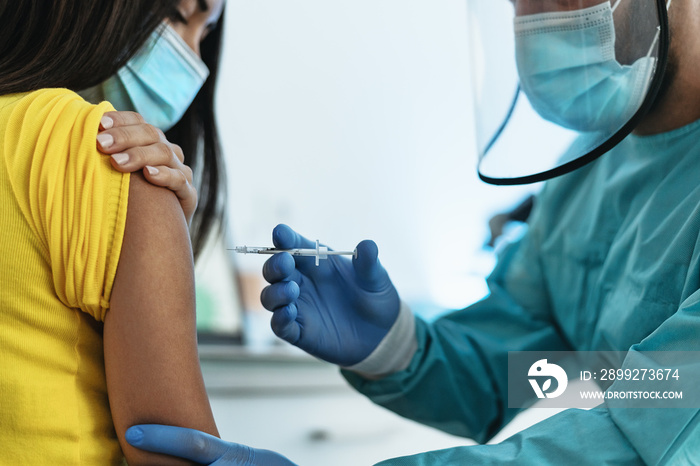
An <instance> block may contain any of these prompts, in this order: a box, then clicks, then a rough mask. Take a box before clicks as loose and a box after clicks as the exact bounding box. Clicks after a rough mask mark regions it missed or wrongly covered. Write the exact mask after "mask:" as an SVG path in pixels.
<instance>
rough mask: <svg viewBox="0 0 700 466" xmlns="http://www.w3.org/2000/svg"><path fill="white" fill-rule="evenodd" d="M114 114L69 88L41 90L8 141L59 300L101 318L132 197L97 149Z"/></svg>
mask: <svg viewBox="0 0 700 466" xmlns="http://www.w3.org/2000/svg"><path fill="white" fill-rule="evenodd" d="M111 110H113V108H112V106H111V105H110V104H108V103H102V104H100V105H91V104H88V103H87V102H85V101H84V100H83V99H82V98H80V97H79V96H78V95H77V94H75V93H73V92H71V91H68V90H66V89H48V90H42V91H37V92H33V93H31V94H28V95H27V96H26V97H24V98H23V99H21V101H19V102H18V103H17V104H16V107H15V109H14V110H13V111H12V113H11V115H10V117H9V120H8V125H7V129H6V136H5V142H4V143H5V148H4V150H5V154H6V163H7V170H8V173H9V177H10V181H11V185H12V189H13V191H14V193H15V196H16V198H17V201H18V203H19V205H20V208H21V210H22V212H23V214H24V216H25V218H26V220H27V222H28V225H29V228H30V229H31V230H32V232H33V233H34V234H35V235H36V237H37V239H38V244H39V245H40V246H39V247H41V248H42V249H44V250H43V251H42V254H43V255H44V257H45V258H46V261H47V263H48V266H49V267H50V269H51V275H52V278H53V284H54V287H55V290H56V294H57V296H58V298H59V299H60V300H61V301H62V302H63V303H64V304H65V305H67V306H69V307H73V308H79V309H81V310H83V311H84V312H87V313H89V314H90V315H92V316H93V317H94V318H95V319H97V320H98V321H103V320H104V317H105V314H106V312H107V310H108V309H109V302H110V296H111V292H112V286H113V284H114V277H115V275H116V270H117V265H118V263H119V254H120V251H121V247H122V240H123V237H124V226H125V222H126V210H127V204H128V194H129V175H128V174H122V173H119V172H117V171H116V170H114V169H113V168H112V166H111V164H110V163H109V157H107V156H105V155H104V154H101V153H100V152H99V151H98V150H97V145H96V136H97V132H98V128H99V124H100V118H101V117H102V115H103V114H104V113H105V112H107V111H111Z"/></svg>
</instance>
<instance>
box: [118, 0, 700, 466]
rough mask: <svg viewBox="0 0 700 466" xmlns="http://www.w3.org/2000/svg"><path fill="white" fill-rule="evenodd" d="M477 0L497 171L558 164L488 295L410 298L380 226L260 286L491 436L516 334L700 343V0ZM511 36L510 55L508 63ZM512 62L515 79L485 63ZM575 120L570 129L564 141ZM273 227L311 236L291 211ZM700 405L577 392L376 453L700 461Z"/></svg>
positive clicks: (583, 348)
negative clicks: (395, 277)
mask: <svg viewBox="0 0 700 466" xmlns="http://www.w3.org/2000/svg"><path fill="white" fill-rule="evenodd" d="M468 6H469V9H470V12H471V13H473V14H474V16H473V17H472V18H471V19H472V21H471V22H470V28H471V29H472V33H473V34H474V36H475V38H476V40H474V44H475V47H477V49H478V50H477V54H476V55H475V56H477V57H479V60H475V61H474V67H475V77H474V85H475V86H476V88H477V95H476V100H477V102H476V103H477V110H478V111H479V112H480V113H479V116H480V117H481V116H483V118H477V120H482V121H480V122H479V125H480V126H479V128H477V130H478V132H477V134H478V136H479V140H478V141H477V142H478V146H479V152H480V155H481V158H480V164H479V173H480V175H481V177H482V178H483V179H485V180H487V181H489V182H493V183H500V184H516V183H525V182H532V181H540V180H545V179H550V181H548V182H547V183H546V185H545V187H544V189H543V190H542V192H541V193H540V194H539V195H538V196H537V198H536V200H535V202H534V210H533V212H532V215H531V217H530V219H529V229H528V231H527V233H526V234H525V235H524V237H523V238H522V239H521V240H519V241H518V242H516V243H514V244H511V245H509V246H508V247H506V248H505V249H504V250H503V251H502V253H501V255H500V257H499V261H498V264H497V266H496V268H495V269H494V271H493V272H492V274H491V275H490V277H489V279H488V285H489V290H490V293H489V295H488V297H486V298H485V299H483V300H482V301H480V302H478V303H476V304H474V305H472V306H470V307H468V308H466V309H464V310H461V311H457V312H453V313H451V314H448V315H446V316H444V317H442V318H440V319H438V320H437V321H435V322H432V323H427V322H425V321H423V320H422V319H420V318H418V317H416V316H414V315H413V314H412V313H411V311H410V309H409V308H408V306H407V305H406V304H405V303H403V302H402V301H401V299H400V297H399V295H398V293H397V290H396V289H395V287H394V286H393V285H392V283H391V280H390V278H389V275H388V273H387V271H386V270H385V269H384V268H383V267H382V266H381V264H380V263H379V261H378V259H377V256H378V249H377V246H376V245H375V244H374V242H372V241H363V242H361V243H360V244H359V245H358V246H357V257H356V258H354V259H352V260H343V259H341V258H337V257H334V258H330V259H329V260H328V261H325V262H323V263H321V265H320V266H318V267H316V266H315V265H314V260H313V258H307V257H292V256H291V255H289V254H287V253H280V254H277V255H275V256H273V257H272V258H270V259H269V260H268V261H267V262H266V263H265V266H264V268H263V274H264V276H265V278H266V279H267V280H268V282H270V285H269V286H268V287H267V288H266V289H265V290H264V291H263V294H262V302H263V304H264V305H265V307H266V308H268V309H269V310H271V311H272V313H273V314H272V328H273V330H274V332H275V333H276V334H277V335H278V336H279V337H280V338H282V339H284V340H286V341H288V342H289V343H291V344H293V345H296V346H298V347H299V348H302V349H303V350H305V351H307V352H308V353H310V354H312V355H314V356H316V357H318V358H321V359H323V360H326V361H328V362H330V363H333V364H337V365H338V366H340V367H341V370H342V374H343V375H344V376H345V378H346V379H347V380H348V382H349V383H350V384H351V385H352V386H354V387H355V388H356V389H357V390H358V391H360V392H361V393H364V394H365V395H366V396H368V397H369V398H370V399H371V400H373V401H374V402H375V403H377V404H379V405H381V406H384V407H386V408H388V409H390V410H392V411H394V412H396V413H398V414H400V415H402V416H405V417H407V418H410V419H413V420H416V421H418V422H421V423H424V424H427V425H430V426H433V427H436V428H438V429H441V430H443V431H445V432H449V433H451V434H455V435H461V436H464V437H468V438H472V439H475V440H476V441H478V442H480V443H484V442H486V441H488V440H489V439H490V438H492V437H493V436H494V435H495V434H496V433H497V432H498V431H499V430H500V429H501V428H503V426H505V425H506V424H507V423H508V422H509V421H510V420H512V419H513V417H514V416H515V415H516V414H517V413H518V412H519V409H516V408H509V407H508V406H509V405H508V401H507V398H508V393H507V385H508V372H507V371H508V364H507V361H508V353H509V352H523V351H577V352H590V351H627V352H628V353H626V354H627V356H626V358H625V359H624V361H622V367H624V368H630V369H635V368H641V367H642V366H644V365H647V366H651V367H653V366H654V365H655V364H656V363H660V361H659V360H656V359H655V357H656V356H655V355H656V354H657V353H655V352H664V353H669V352H673V353H672V354H683V352H693V351H700V338H698V335H700V183H699V180H700V78H699V77H700V28H698V24H700V1H698V0H674V1H673V4H672V5H671V4H670V2H668V4H667V3H666V1H665V0H664V1H662V0H618V1H616V2H613V3H612V4H611V3H610V2H607V1H605V2H603V1H600V0H531V1H527V0H516V1H515V2H510V3H509V2H506V1H505V0H503V1H499V0H471V1H469V2H468ZM667 11H668V14H669V15H670V16H669V17H668V18H667ZM503 16H505V17H506V20H507V21H509V22H510V21H513V22H512V23H510V26H509V30H510V34H511V38H512V48H511V49H510V50H509V49H508V46H507V45H504V44H505V43H506V42H508V40H507V36H508V34H506V30H505V29H500V30H498V33H499V34H506V35H505V36H501V37H500V39H501V40H500V41H499V40H498V39H499V38H498V37H494V38H491V40H489V38H488V34H489V33H492V32H494V31H496V28H495V27H494V26H497V25H499V24H501V23H502V20H503ZM669 31H670V37H671V38H672V40H670V44H669ZM499 48H502V50H501V51H502V52H504V53H507V54H511V53H512V56H515V57H516V60H515V61H514V62H512V60H511V62H512V63H511V64H510V65H509V64H508V62H509V61H508V60H507V59H506V58H507V56H506V55H503V54H499ZM479 52H480V53H479ZM509 66H511V67H512V68H513V69H517V76H518V77H519V81H509V79H508V77H507V76H506V75H505V74H498V73H496V74H490V73H491V72H492V71H495V70H499V71H502V72H503V73H506V72H507V71H508V67H509ZM513 89H515V90H516V92H510V91H511V90H513ZM517 91H519V92H517ZM516 96H517V97H516ZM528 112H530V113H528ZM535 112H536V114H538V115H540V116H541V117H542V119H543V120H542V121H541V122H540V123H537V124H536V123H534V122H533V123H532V126H531V127H530V129H528V131H515V129H517V128H516V127H517V125H516V123H518V117H519V116H522V115H525V116H526V117H528V118H532V115H534V114H535ZM494 113H495V115H494ZM528 115H530V116H528ZM508 119H510V120H511V121H510V122H508V124H506V125H504V124H503V123H504V121H505V120H508ZM537 125H539V126H537ZM509 131H511V132H509ZM548 135H549V136H548ZM518 137H520V138H522V139H520V140H518ZM567 137H574V138H575V141H574V142H573V144H571V145H570V147H569V148H568V149H567V150H566V151H564V153H563V154H562V153H561V152H558V153H554V151H553V150H552V147H554V146H556V145H557V144H558V141H563V140H566V138H567ZM528 138H529V139H528ZM557 138H558V139H557ZM526 143H529V144H530V145H529V146H526V145H525V144H526ZM555 177H556V178H555ZM289 195H290V196H292V197H293V195H294V193H293V192H292V193H289ZM348 195H351V193H348ZM273 241H274V244H275V246H276V247H278V248H294V247H310V246H311V242H310V241H308V240H307V239H305V238H304V237H302V236H301V235H299V234H297V233H296V232H295V231H293V230H292V229H291V228H289V227H288V226H285V225H279V226H277V227H276V228H275V229H274V231H273ZM686 354H692V353H686ZM698 365H700V361H697V359H696V360H691V361H690V362H687V361H686V367H685V369H687V371H685V372H683V374H685V375H684V376H682V380H681V382H680V383H681V386H682V387H683V388H685V389H686V390H687V391H688V394H689V395H690V394H691V392H692V391H693V389H694V388H696V387H697V385H698V384H700V378H698V377H697V375H698ZM628 386H629V384H628V383H627V382H626V381H624V380H623V381H616V382H615V383H614V384H613V385H612V387H610V389H613V388H615V387H618V388H622V389H625V388H626V387H628ZM532 398H533V399H534V394H533V395H532ZM699 424H700V415H699V413H698V406H697V404H696V405H694V406H688V407H682V408H663V407H662V408H654V409H647V408H643V407H635V408H618V407H616V406H615V405H614V404H611V403H608V402H606V403H604V404H601V405H600V406H598V407H596V408H594V409H590V410H581V409H567V410H564V411H562V412H560V413H558V414H556V415H554V416H552V417H550V418H548V419H546V420H544V421H542V422H540V423H538V424H536V425H534V426H532V427H530V428H527V429H525V430H523V431H521V432H520V433H518V434H516V435H514V436H512V437H510V438H509V439H507V440H505V441H503V442H501V443H499V444H495V445H477V446H469V447H458V448H453V449H446V450H441V451H434V452H428V453H424V454H419V455H415V456H410V457H403V458H397V459H392V460H387V461H385V462H382V463H381V464H386V465H442V464H519V465H538V466H539V465H548V464H576V465H596V466H598V465H603V464H619V465H637V464H638V465H642V464H649V465H656V464H674V465H675V464H679V465H687V464H688V465H689V464H697V463H700V428H699V427H698V425H699ZM127 438H128V439H129V441H130V442H131V443H132V444H133V445H135V446H139V447H141V448H145V449H152V450H154V451H161V452H168V453H172V454H177V455H180V456H183V457H188V458H191V459H196V460H197V461H201V462H204V463H211V464H216V465H241V464H257V465H264V464H280V463H274V462H267V461H266V459H265V458H262V457H255V455H254V454H253V455H252V456H249V457H246V458H241V457H240V456H236V454H239V453H241V452H242V451H245V447H241V446H239V445H236V444H227V443H225V442H222V441H220V440H218V439H213V438H211V437H207V436H205V435H203V434H200V433H197V432H195V431H188V430H181V429H178V428H174V427H167V426H137V427H132V429H131V430H130V431H129V433H128V435H127ZM232 452H236V454H233V453H232ZM324 460H325V461H326V462H327V464H333V458H324Z"/></svg>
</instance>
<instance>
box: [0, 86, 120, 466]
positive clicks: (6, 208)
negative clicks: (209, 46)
mask: <svg viewBox="0 0 700 466" xmlns="http://www.w3.org/2000/svg"><path fill="white" fill-rule="evenodd" d="M110 110H113V108H112V107H111V105H109V104H108V103H102V104H100V105H96V106H95V105H90V104H88V103H86V102H85V101H84V100H83V99H82V98H80V97H79V96H78V95H77V94H75V93H73V92H71V91H68V90H66V89H44V90H40V91H35V92H30V93H23V94H12V95H5V96H0V144H2V145H0V225H1V227H0V248H1V249H0V464H21V465H34V464H36V465H48V464H51V465H73V464H85V465H96V464H100V465H101V464H120V463H121V462H122V458H123V455H122V453H121V450H120V448H119V444H118V442H117V438H116V434H115V432H114V427H113V425H112V418H111V415H110V411H109V401H108V399H107V387H106V383H105V369H104V358H103V348H102V322H103V321H104V317H105V313H106V312H107V310H108V309H109V301H110V294H111V291H112V285H113V283H114V276H115V273H116V270H117V264H118V262H119V253H120V250H121V246H122V239H123V235H124V224H125V220H126V209H127V202H128V193H129V176H128V175H122V174H121V173H118V172H117V171H115V170H114V169H113V168H112V167H111V165H110V163H109V158H108V157H107V156H105V155H102V154H100V153H99V152H98V151H97V148H96V140H95V137H96V135H97V130H98V127H99V122H100V118H101V117H102V115H103V114H104V112H106V111H110Z"/></svg>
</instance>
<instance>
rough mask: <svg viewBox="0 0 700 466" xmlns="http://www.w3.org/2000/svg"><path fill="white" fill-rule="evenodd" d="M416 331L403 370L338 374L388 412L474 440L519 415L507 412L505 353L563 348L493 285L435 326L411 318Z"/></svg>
mask: <svg viewBox="0 0 700 466" xmlns="http://www.w3.org/2000/svg"><path fill="white" fill-rule="evenodd" d="M504 323H508V324H507V325H504ZM415 329H416V334H415V336H416V339H417V351H416V352H415V354H414V356H413V358H412V360H411V362H410V364H409V365H408V367H407V368H406V369H405V370H403V371H401V372H398V373H395V374H392V375H389V376H386V377H384V378H381V379H379V380H369V379H367V378H364V377H362V376H360V375H358V374H356V373H353V372H350V371H343V375H344V376H345V378H346V379H347V380H348V382H350V383H351V384H352V385H353V386H354V387H355V388H356V389H357V390H359V391H360V392H362V393H363V394H365V395H367V396H368V397H369V398H370V399H371V400H372V401H374V402H375V403H377V404H379V405H381V406H384V407H386V408H387V409H390V410H392V411H394V412H396V413H398V414H400V415H402V416H404V417H407V418H409V419H413V420H415V421H418V422H421V423H423V424H427V425H430V426H433V427H436V428H438V429H440V430H443V431H445V432H449V433H451V434H455V435H460V436H463V437H469V438H472V439H474V440H476V441H478V442H485V441H486V440H488V439H489V438H491V437H492V436H493V435H495V434H496V433H497V432H498V431H499V430H500V429H501V428H502V427H503V426H504V425H505V424H506V423H508V422H509V421H510V420H511V419H512V418H513V417H514V416H515V414H517V412H518V410H515V409H508V408H507V407H506V406H507V399H506V396H507V367H508V351H535V350H549V351H563V350H568V349H569V348H568V347H567V346H566V344H565V343H564V342H563V340H562V339H561V337H560V335H559V334H558V332H557V331H556V328H555V327H554V326H552V325H551V324H550V323H549V322H544V321H540V320H535V319H533V318H531V317H530V316H529V315H528V314H526V313H525V312H523V311H522V310H521V309H520V308H518V307H517V306H515V305H514V304H513V303H512V302H511V301H510V300H509V299H508V298H507V297H506V296H504V293H503V292H502V291H500V290H499V289H497V288H494V289H492V294H491V296H490V297H489V298H487V299H485V300H484V301H481V302H479V303H476V304H475V305H473V306H471V307H469V308H467V309H465V310H462V311H458V312H456V313H453V314H451V315H448V316H446V317H444V318H442V319H440V320H438V321H437V322H435V323H432V324H427V323H425V322H423V321H421V320H420V319H416V327H415ZM496 332H497V333H496Z"/></svg>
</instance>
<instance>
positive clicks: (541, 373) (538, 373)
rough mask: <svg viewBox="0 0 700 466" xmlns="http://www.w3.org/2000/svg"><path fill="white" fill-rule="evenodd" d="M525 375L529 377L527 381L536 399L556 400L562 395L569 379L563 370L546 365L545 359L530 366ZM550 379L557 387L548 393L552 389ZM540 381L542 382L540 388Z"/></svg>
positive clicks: (554, 365) (555, 366)
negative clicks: (555, 382) (554, 381)
mask: <svg viewBox="0 0 700 466" xmlns="http://www.w3.org/2000/svg"><path fill="white" fill-rule="evenodd" d="M527 375H528V377H530V378H529V379H528V381H529V382H530V385H532V389H533V390H534V391H535V395H537V398H556V397H558V396H560V395H561V394H562V393H564V390H566V386H567V385H568V383H569V378H568V377H567V376H566V372H565V371H564V369H562V368H561V367H559V366H557V365H556V364H550V363H548V362H547V360H546V359H540V360H539V361H537V362H535V363H534V364H533V365H532V366H530V370H529V371H528V372H527ZM533 377H535V378H533ZM552 379H554V380H556V381H557V385H556V389H554V390H552V391H549V390H551V389H552ZM540 380H542V385H541V386H540V382H539V381H540Z"/></svg>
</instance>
